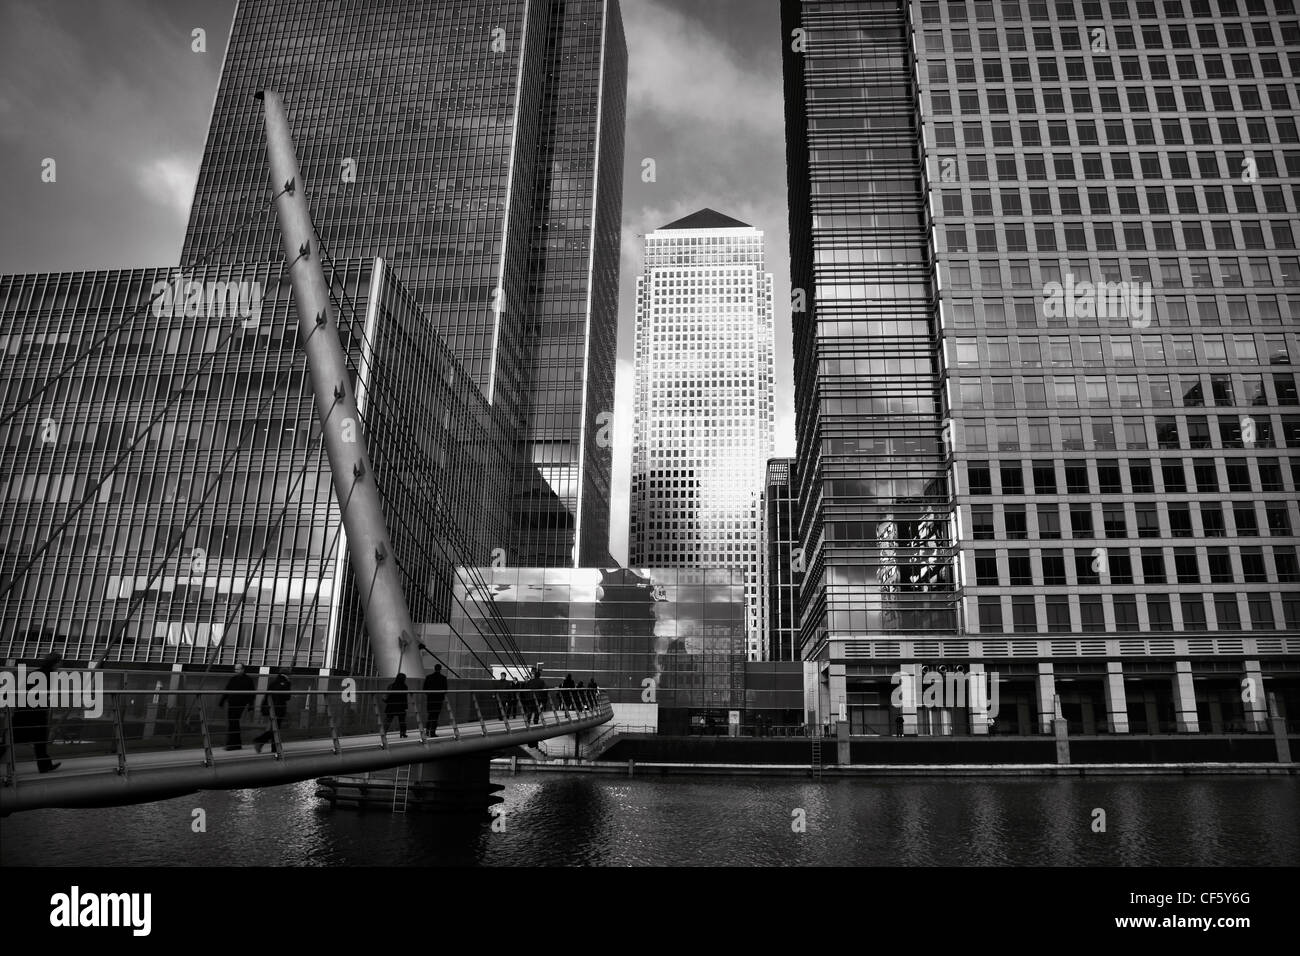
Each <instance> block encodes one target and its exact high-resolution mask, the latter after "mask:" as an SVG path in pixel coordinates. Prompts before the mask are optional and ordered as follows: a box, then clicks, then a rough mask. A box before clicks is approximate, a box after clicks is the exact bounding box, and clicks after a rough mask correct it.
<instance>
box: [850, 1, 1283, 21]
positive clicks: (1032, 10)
mask: <svg viewBox="0 0 1300 956" xmlns="http://www.w3.org/2000/svg"><path fill="white" fill-rule="evenodd" d="M841 6H842V5H841V4H833V5H830V6H829V7H828V8H827V9H828V10H838V9H841ZM920 6H921V20H922V22H923V23H927V24H932V23H942V22H945V21H946V22H948V23H969V22H975V23H994V22H998V21H1005V22H1008V23H1019V22H1021V21H1022V20H1031V21H1040V22H1048V23H1050V22H1053V21H1057V20H1067V21H1068V20H1073V19H1077V18H1078V17H1079V16H1080V14H1082V16H1083V17H1084V18H1085V19H1087V20H1100V19H1102V18H1103V17H1109V18H1110V19H1112V20H1129V19H1133V18H1134V16H1135V14H1136V18H1137V19H1138V20H1150V19H1155V18H1156V17H1161V16H1163V17H1166V18H1173V19H1184V18H1187V17H1193V18H1196V17H1241V16H1247V17H1264V16H1268V15H1269V14H1271V13H1272V14H1280V15H1287V14H1294V13H1295V12H1296V6H1295V0H1271V2H1270V0H1190V2H1184V0H1162V2H1159V3H1157V2H1156V0H1137V2H1136V3H1130V2H1129V0H1106V2H1102V0H1083V2H1080V3H1076V2H1074V0H1055V2H1052V3H1048V2H1046V0H1038V2H1033V0H1031V2H1028V3H1023V2H1021V0H999V2H996V3H994V2H991V0H986V2H977V3H964V2H962V0H945V2H939V0H924V2H922V3H921V5H920Z"/></svg>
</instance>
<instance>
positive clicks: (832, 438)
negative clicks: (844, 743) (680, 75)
mask: <svg viewBox="0 0 1300 956" xmlns="http://www.w3.org/2000/svg"><path fill="white" fill-rule="evenodd" d="M906 8H907V4H906V3H905V2H896V3H894V2H891V3H867V4H865V5H864V4H857V3H854V4H840V3H828V4H821V5H804V4H800V3H798V2H794V0H790V2H787V3H784V4H783V6H782V25H783V30H784V36H785V43H784V49H785V53H784V68H785V88H786V143H787V170H788V175H789V190H790V240H791V243H790V247H791V280H790V281H791V285H792V287H793V289H794V293H793V297H794V301H793V302H792V307H793V309H794V311H793V312H792V317H791V324H792V327H793V332H794V377H795V443H796V456H797V458H798V460H799V467H798V468H797V469H796V473H797V475H798V476H799V477H800V482H801V483H800V487H799V489H798V499H799V507H800V509H801V515H800V523H799V540H800V545H801V547H802V548H803V549H804V552H803V553H804V560H805V567H806V573H805V577H804V580H803V585H802V588H801V595H800V609H801V610H800V647H799V653H800V656H802V657H804V658H808V659H813V660H818V661H823V662H827V663H828V666H829V669H828V671H827V672H826V676H827V678H828V680H827V681H826V682H825V685H824V686H823V688H822V692H823V701H822V704H823V711H822V712H823V714H827V713H830V712H832V710H834V711H838V709H839V705H841V704H843V703H845V696H844V695H845V690H844V684H843V680H844V675H845V666H846V664H845V660H846V654H847V653H848V648H849V646H850V645H853V646H854V647H856V646H860V645H865V646H872V647H875V646H880V647H886V646H891V642H896V641H898V640H899V639H900V638H902V637H905V636H906V637H912V636H916V637H920V636H929V637H934V636H938V635H942V634H954V633H955V632H956V629H957V615H956V607H955V594H954V593H953V590H952V587H953V585H952V570H951V568H952V558H951V537H950V536H951V530H950V528H951V524H950V517H951V503H950V495H949V488H948V484H947V469H946V465H945V456H944V450H943V444H942V441H941V438H940V435H941V431H942V422H943V415H944V411H943V408H944V406H943V380H942V362H941V355H940V328H939V321H938V315H937V314H936V310H935V307H934V289H933V285H932V269H933V266H932V261H931V258H930V253H929V248H928V242H927V229H926V219H925V205H924V198H923V196H922V194H921V190H920V182H921V180H920V176H921V166H920V163H921V156H920V151H919V146H920V131H919V129H918V128H917V121H916V94H915V90H914V84H913V80H912V75H911V69H910V61H909V55H910V49H909V41H908V36H909V34H908V30H907V9H906ZM796 31H797V32H796Z"/></svg>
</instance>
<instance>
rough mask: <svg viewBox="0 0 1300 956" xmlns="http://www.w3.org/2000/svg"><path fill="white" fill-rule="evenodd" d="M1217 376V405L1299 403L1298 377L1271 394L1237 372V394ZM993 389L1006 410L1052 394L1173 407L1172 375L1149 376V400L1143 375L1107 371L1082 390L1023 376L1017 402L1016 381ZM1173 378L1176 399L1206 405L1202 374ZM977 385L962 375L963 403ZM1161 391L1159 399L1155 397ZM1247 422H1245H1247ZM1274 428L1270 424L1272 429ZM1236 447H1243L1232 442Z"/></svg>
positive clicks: (1229, 437)
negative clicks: (1111, 374) (1112, 374)
mask: <svg viewBox="0 0 1300 956" xmlns="http://www.w3.org/2000/svg"><path fill="white" fill-rule="evenodd" d="M1211 379H1212V380H1213V393H1212V394H1213V396H1214V399H1215V400H1214V402H1213V403H1212V404H1213V405H1218V406H1221V407H1237V405H1238V402H1237V400H1236V396H1237V395H1240V396H1241V402H1240V404H1241V405H1250V406H1261V405H1263V406H1269V405H1272V406H1286V405H1297V404H1300V398H1297V395H1296V385H1295V378H1294V377H1293V376H1290V375H1276V376H1273V379H1274V381H1273V382H1272V385H1273V388H1272V393H1271V394H1270V393H1269V392H1268V391H1266V390H1265V387H1264V378H1263V377H1262V376H1259V375H1243V376H1238V379H1239V382H1238V384H1240V385H1242V386H1243V387H1242V388H1240V389H1239V390H1237V391H1236V392H1234V390H1233V386H1232V376H1229V375H1214V376H1211ZM989 381H990V384H991V387H992V388H994V389H996V393H995V394H994V396H993V401H992V402H990V403H989V404H990V405H991V406H992V407H993V408H1007V407H1020V406H1022V405H1023V406H1025V407H1027V408H1031V409H1045V408H1047V407H1048V404H1049V403H1048V398H1049V395H1050V398H1051V402H1050V405H1051V407H1054V408H1079V407H1080V406H1083V407H1087V406H1093V407H1095V408H1142V407H1148V406H1151V405H1155V406H1156V407H1169V406H1170V405H1171V404H1172V403H1170V402H1169V400H1168V399H1169V397H1170V394H1171V393H1170V391H1169V378H1168V376H1163V375H1152V376H1149V382H1148V390H1147V393H1146V394H1147V400H1146V401H1143V394H1142V391H1141V389H1140V387H1139V386H1140V379H1139V377H1138V376H1136V375H1117V376H1115V381H1114V382H1113V383H1112V382H1110V381H1108V380H1107V378H1106V376H1105V375H1085V376H1083V388H1080V387H1079V384H1078V379H1077V378H1076V377H1075V376H1073V375H1066V376H1061V375H1056V376H1053V377H1052V379H1051V391H1050V392H1049V390H1048V384H1047V382H1048V380H1047V379H1045V378H1044V377H1042V376H1025V377H1024V378H1022V379H1020V384H1021V394H1022V395H1023V398H1022V400H1021V401H1020V402H1017V400H1016V386H1015V380H1014V379H990V380H989ZM1174 381H1175V382H1176V383H1177V388H1175V389H1174V390H1173V392H1172V394H1175V395H1178V396H1180V398H1181V400H1180V401H1179V402H1178V403H1177V404H1178V406H1181V407H1183V408H1202V407H1204V406H1205V404H1206V402H1205V392H1204V390H1203V389H1202V383H1201V376H1199V375H1192V376H1187V375H1183V376H1175V377H1174ZM976 386H978V387H980V388H981V389H982V388H983V382H982V380H975V381H970V380H967V377H966V376H964V375H963V381H962V382H961V388H962V389H963V391H962V392H961V397H962V405H963V407H968V401H969V400H974V399H976V392H975V388H976ZM1157 392H1159V393H1160V394H1159V397H1160V401H1156V400H1155V399H1156V395H1157ZM1243 424H1244V423H1243ZM1224 425H1225V422H1224V421H1223V420H1221V421H1220V432H1221V435H1222V436H1223V437H1224V440H1225V441H1233V442H1236V441H1237V440H1238V438H1239V436H1238V434H1237V432H1236V431H1233V430H1232V428H1231V426H1230V425H1229V426H1228V427H1227V429H1226V430H1225V429H1224ZM1269 430H1270V432H1271V427H1270V429H1269ZM1231 447H1240V446H1239V445H1236V444H1234V445H1232V446H1231Z"/></svg>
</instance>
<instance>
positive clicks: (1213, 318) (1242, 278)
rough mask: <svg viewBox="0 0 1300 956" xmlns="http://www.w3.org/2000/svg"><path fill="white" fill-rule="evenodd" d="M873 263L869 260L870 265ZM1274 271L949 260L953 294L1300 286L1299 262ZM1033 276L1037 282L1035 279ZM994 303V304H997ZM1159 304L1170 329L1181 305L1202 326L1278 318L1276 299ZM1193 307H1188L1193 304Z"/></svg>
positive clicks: (1297, 311)
mask: <svg viewBox="0 0 1300 956" xmlns="http://www.w3.org/2000/svg"><path fill="white" fill-rule="evenodd" d="M868 261H870V260H868ZM1274 263H1275V265H1274V267H1273V268H1272V269H1270V268H1269V260H1268V259H1237V258H1235V257H1226V256H1192V257H1187V258H1181V259H1180V258H1173V257H1169V258H1163V259H1146V258H1143V257H1141V256H1126V257H1124V258H1123V259H1087V258H1082V257H1075V258H1066V259H1043V258H1037V259H1011V260H1008V261H1007V263H1006V264H1005V269H1004V268H1003V264H1002V263H1001V262H998V261H994V260H987V261H971V260H969V259H956V258H950V259H947V260H945V266H946V268H947V274H948V283H947V284H948V285H949V286H951V287H952V288H954V289H976V288H982V289H1038V290H1041V289H1042V288H1043V286H1045V285H1046V284H1047V283H1049V282H1063V281H1065V280H1066V277H1067V276H1068V277H1069V281H1071V282H1073V283H1074V284H1075V285H1076V286H1077V285H1078V284H1079V283H1081V282H1092V281H1093V279H1094V277H1095V278H1096V281H1098V282H1106V283H1110V284H1112V285H1113V284H1114V283H1115V282H1116V281H1117V280H1120V279H1121V278H1122V279H1123V280H1126V281H1128V282H1131V283H1132V282H1142V283H1147V284H1149V285H1153V286H1155V287H1157V288H1165V289H1168V288H1175V287H1187V286H1190V287H1194V288H1195V287H1203V286H1209V287H1215V286H1217V287H1223V286H1227V287H1233V286H1246V285H1254V286H1271V285H1279V286H1288V285H1295V286H1300V257H1297V256H1278V257H1277V258H1276V259H1275V260H1274ZM1035 271H1036V272H1037V276H1038V278H1037V279H1035ZM996 301H997V300H994V303H995V305H996ZM1161 301H1163V302H1165V303H1166V304H1167V306H1168V308H1167V312H1168V315H1167V316H1166V321H1167V322H1169V323H1170V324H1171V325H1186V324H1188V323H1187V322H1184V321H1180V319H1182V317H1183V314H1184V313H1183V312H1182V311H1180V310H1179V308H1178V304H1179V303H1182V304H1183V306H1184V307H1185V308H1190V309H1192V312H1191V314H1190V315H1189V319H1193V318H1194V319H1200V320H1201V323H1200V324H1202V325H1219V324H1223V320H1222V318H1221V316H1225V315H1226V318H1227V322H1226V324H1228V325H1234V324H1237V323H1241V324H1243V325H1248V324H1250V321H1251V319H1250V316H1251V315H1252V314H1259V315H1260V316H1261V317H1263V318H1276V317H1278V315H1279V314H1280V312H1279V309H1278V302H1279V299H1278V298H1277V297H1276V296H1252V297H1247V296H1244V295H1229V296H1225V297H1224V301H1225V302H1226V306H1227V310H1226V312H1224V311H1223V310H1222V309H1221V308H1220V307H1219V305H1218V301H1219V300H1218V298H1217V297H1215V296H1196V297H1195V298H1194V299H1191V300H1188V299H1185V298H1184V297H1181V296H1171V295H1166V294H1162V296H1161ZM1189 303H1190V304H1189ZM1287 314H1288V315H1292V316H1296V317H1300V308H1298V307H1297V306H1296V304H1295V303H1294V302H1293V303H1292V305H1291V308H1290V309H1288V310H1287Z"/></svg>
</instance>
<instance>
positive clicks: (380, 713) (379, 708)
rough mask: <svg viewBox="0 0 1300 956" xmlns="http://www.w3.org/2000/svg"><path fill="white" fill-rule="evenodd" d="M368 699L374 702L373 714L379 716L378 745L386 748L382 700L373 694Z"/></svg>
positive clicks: (385, 723) (386, 722)
mask: <svg viewBox="0 0 1300 956" xmlns="http://www.w3.org/2000/svg"><path fill="white" fill-rule="evenodd" d="M370 699H371V700H373V701H374V702H375V714H376V716H377V717H378V718H379V746H380V749H382V750H387V749H388V721H387V719H385V717H384V704H383V700H382V699H381V698H379V697H377V696H375V695H373V694H372V695H371V696H370Z"/></svg>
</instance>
